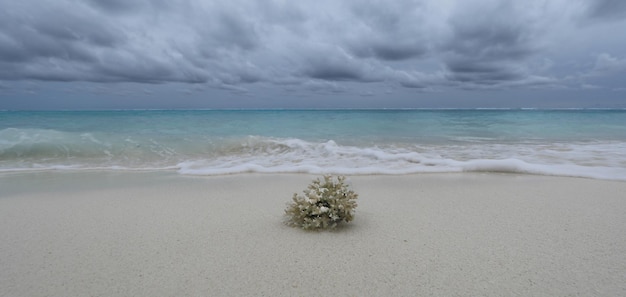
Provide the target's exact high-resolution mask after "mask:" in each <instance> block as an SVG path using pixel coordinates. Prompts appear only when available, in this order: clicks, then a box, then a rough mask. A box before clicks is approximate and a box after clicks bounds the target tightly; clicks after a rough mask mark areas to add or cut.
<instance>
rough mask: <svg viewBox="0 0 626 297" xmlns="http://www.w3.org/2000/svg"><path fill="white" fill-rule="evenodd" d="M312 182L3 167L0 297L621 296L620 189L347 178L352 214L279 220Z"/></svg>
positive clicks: (624, 282) (454, 178) (624, 209)
mask: <svg viewBox="0 0 626 297" xmlns="http://www.w3.org/2000/svg"><path fill="white" fill-rule="evenodd" d="M315 177H316V176H313V175H307V174H301V175H298V174H248V175H228V176H212V177H189V176H181V175H176V174H173V173H163V172H161V173H148V172H139V173H103V172H93V173H58V172H52V173H50V172H43V173H24V174H4V175H0V238H1V240H0V267H1V268H0V296H7V297H8V296H12V297H13V296H32V297H34V296H626V194H625V193H626V182H612V181H602V180H592V179H581V178H563V177H547V176H528V175H514V174H491V173H485V174H480V173H476V174H467V173H462V174H418V175H402V176H374V175H373V176H352V177H349V181H350V182H351V185H352V188H353V189H354V190H355V191H356V192H357V193H359V199H358V203H359V206H358V207H357V209H356V212H355V220H354V221H353V222H351V223H349V224H346V225H344V227H342V228H340V229H338V230H335V231H333V232H306V231H302V230H299V229H295V228H291V227H288V226H285V225H284V224H283V223H282V220H283V209H284V208H285V204H286V203H287V202H288V201H290V199H291V196H292V195H293V193H295V192H298V193H300V192H301V191H302V190H303V189H304V188H306V186H307V185H308V184H309V182H310V181H311V180H312V179H313V178H315Z"/></svg>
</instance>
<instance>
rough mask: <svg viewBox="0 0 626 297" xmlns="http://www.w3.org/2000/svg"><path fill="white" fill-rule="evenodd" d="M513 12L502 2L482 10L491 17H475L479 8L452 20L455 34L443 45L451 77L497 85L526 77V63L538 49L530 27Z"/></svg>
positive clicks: (447, 68)
mask: <svg viewBox="0 0 626 297" xmlns="http://www.w3.org/2000/svg"><path fill="white" fill-rule="evenodd" d="M513 12H514V11H513V8H512V7H510V6H509V5H506V4H503V5H500V6H498V7H495V9H494V10H493V11H483V12H482V13H483V14H487V15H488V16H489V17H481V18H480V19H476V16H475V15H474V13H477V11H471V13H470V14H469V15H467V14H465V12H463V13H462V14H461V15H460V16H459V17H457V18H455V19H454V20H453V21H452V30H453V34H452V35H451V37H450V40H449V41H448V42H447V43H445V44H444V46H443V50H445V51H446V56H445V58H444V62H445V66H446V70H447V71H448V72H449V74H448V78H449V79H450V80H452V81H457V82H463V83H472V84H487V85H494V84H500V83H502V82H506V81H515V80H521V79H524V77H525V76H526V75H527V73H526V70H525V67H524V66H523V65H524V64H525V61H526V59H527V58H529V57H530V56H532V55H533V54H534V53H536V52H537V49H535V43H534V42H533V40H532V37H533V32H532V31H530V29H529V28H530V26H528V25H527V24H526V23H525V20H524V19H516V18H515V17H513V15H515V14H513ZM492 17H493V19H492Z"/></svg>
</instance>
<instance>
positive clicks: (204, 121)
mask: <svg viewBox="0 0 626 297" xmlns="http://www.w3.org/2000/svg"><path fill="white" fill-rule="evenodd" d="M34 170H175V171H177V172H179V173H181V174H201V175H213V174H233V173H241V172H306V173H340V174H407V173H420V172H463V171H497V172H516V173H526V174H545V175H561V176H579V177H590V178H600V179H614V180H626V110H199V111H59V112H8V111H6V112H0V171H4V172H12V171H34Z"/></svg>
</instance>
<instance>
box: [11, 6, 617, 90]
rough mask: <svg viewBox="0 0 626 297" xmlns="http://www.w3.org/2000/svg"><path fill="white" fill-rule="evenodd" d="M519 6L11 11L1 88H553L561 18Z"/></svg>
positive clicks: (609, 9) (598, 10)
mask: <svg viewBox="0 0 626 297" xmlns="http://www.w3.org/2000/svg"><path fill="white" fill-rule="evenodd" d="M555 1H557V0H555ZM581 1H582V0H581ZM515 3H516V2H514V1H490V0H471V1H470V0H467V1H460V0H452V1H434V0H422V1H415V0H398V1H391V2H390V1H381V0H372V1H332V0H318V1H316V2H315V3H311V2H302V1H287V2H285V1H278V0H269V1H267V2H264V3H257V2H255V1H248V0H232V1H197V0H187V1H177V2H176V3H174V2H171V1H165V0H154V1H147V0H146V1H139V0H138V1H121V0H106V1H105V0H88V1H78V2H76V1H70V0H57V1H38V0H22V1H12V2H9V1H5V3H2V4H0V80H12V81H15V80H31V79H34V80H42V81H90V82H138V83H150V84H155V83H169V82H176V83H178V82H180V83H194V84H197V83H201V84H206V85H207V86H208V87H209V88H211V87H215V88H224V89H230V90H238V91H242V90H244V89H245V87H247V86H245V85H246V84H264V86H263V87H268V86H269V87H272V86H273V87H275V88H283V87H284V86H285V85H288V86H289V88H302V89H304V90H312V89H315V90H316V92H317V90H318V89H321V88H330V89H332V90H335V91H337V90H340V91H345V90H348V89H346V88H343V87H344V84H350V83H362V84H365V83H368V84H379V85H384V86H386V87H390V86H393V87H404V88H409V89H416V90H415V91H419V90H429V89H436V88H441V89H455V88H476V87H485V88H488V87H494V88H495V87H516V86H520V87H521V86H531V85H532V86H537V87H539V86H543V85H549V84H556V83H557V81H558V80H557V79H556V78H555V77H553V76H550V73H549V72H550V71H552V70H550V69H548V68H545V69H539V67H533V65H534V64H533V63H534V61H537V60H541V59H540V58H541V57H542V55H543V56H545V57H547V56H548V54H546V53H547V51H545V49H544V48H543V46H545V44H548V45H549V44H550V42H549V40H547V41H546V40H545V37H542V36H543V35H542V33H541V32H542V30H544V31H545V30H551V27H547V26H545V24H548V22H547V21H545V20H544V21H542V22H537V19H550V17H551V16H552V15H551V14H552V13H553V12H551V11H547V10H545V11H544V10H542V7H543V6H544V5H543V4H544V3H543V2H541V1H532V0H531V1H528V2H524V3H522V4H515ZM519 3H521V2H519ZM564 3H568V2H567V1H565V0H562V3H557V4H564ZM588 3H591V4H590V5H589V7H588V13H589V15H590V16H592V17H596V18H611V19H613V18H615V17H618V16H623V11H624V10H625V6H626V5H625V4H623V3H626V2H624V1H607V0H604V1H595V2H588ZM516 5H517V6H516ZM555 6H558V5H555ZM528 7H530V8H528ZM526 8H528V9H526ZM567 19H568V18H566V17H563V18H561V20H567ZM537 24H539V25H537ZM569 25H571V24H568V23H566V22H564V21H563V23H560V26H561V27H559V28H570V27H568V26H569ZM574 29H575V28H574V27H571V28H570V30H572V32H574ZM572 34H573V33H572ZM542 38H543V39H542ZM607 38H609V37H607ZM555 48H556V47H555ZM555 52H557V51H556V50H554V51H553V52H552V53H549V54H550V55H555ZM598 52H613V53H615V52H617V51H608V50H607V51H605V50H603V51H598ZM534 58H537V59H535V60H533V59H534ZM619 58H620V57H613V56H608V57H605V59H604V60H598V61H597V62H598V64H597V69H596V72H600V70H602V69H600V67H601V66H602V67H604V68H606V69H609V68H610V67H609V66H607V65H608V64H611V63H613V62H614V63H615V64H617V65H618V66H619V65H621V64H619V63H618V62H619V61H623V60H619ZM615 59H618V60H617V61H614V60H615ZM551 60H552V61H557V62H555V63H558V59H551ZM601 62H602V63H605V64H601ZM593 63H594V61H587V65H591V64H593ZM603 65H604V66H603ZM618 66H614V67H613V68H610V69H616V68H615V67H618ZM556 67H558V65H556V66H555V68H556ZM619 67H621V66H619ZM619 67H618V68H619ZM620 69H621V68H620ZM605 72H606V73H615V71H613V72H611V71H605ZM407 91H412V90H407ZM333 92H334V91H333Z"/></svg>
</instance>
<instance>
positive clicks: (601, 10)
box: [589, 0, 626, 20]
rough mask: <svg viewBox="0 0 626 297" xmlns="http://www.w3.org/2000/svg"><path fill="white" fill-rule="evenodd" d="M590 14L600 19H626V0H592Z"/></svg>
mask: <svg viewBox="0 0 626 297" xmlns="http://www.w3.org/2000/svg"><path fill="white" fill-rule="evenodd" d="M589 16H590V17H592V18H599V19H622V20H623V19H625V18H626V1H624V0H590V1H589Z"/></svg>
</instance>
